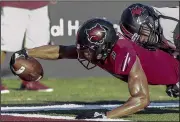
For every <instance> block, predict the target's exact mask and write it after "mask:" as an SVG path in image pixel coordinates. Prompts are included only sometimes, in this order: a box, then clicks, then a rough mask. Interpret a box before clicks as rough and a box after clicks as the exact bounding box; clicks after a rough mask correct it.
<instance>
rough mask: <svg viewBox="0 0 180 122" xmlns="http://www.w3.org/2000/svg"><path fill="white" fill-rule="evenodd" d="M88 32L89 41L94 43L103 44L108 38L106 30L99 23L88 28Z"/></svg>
mask: <svg viewBox="0 0 180 122" xmlns="http://www.w3.org/2000/svg"><path fill="white" fill-rule="evenodd" d="M86 34H87V39H88V41H90V42H91V43H94V44H103V43H104V39H105V38H106V30H105V28H104V27H103V26H102V25H100V24H99V23H97V24H96V25H95V26H94V27H92V28H90V29H86Z"/></svg>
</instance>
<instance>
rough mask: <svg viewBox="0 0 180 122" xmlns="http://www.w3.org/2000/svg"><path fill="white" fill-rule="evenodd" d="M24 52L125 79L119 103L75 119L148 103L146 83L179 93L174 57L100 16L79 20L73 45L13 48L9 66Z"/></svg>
mask: <svg viewBox="0 0 180 122" xmlns="http://www.w3.org/2000/svg"><path fill="white" fill-rule="evenodd" d="M28 56H31V57H34V58H40V59H45V60H55V59H78V61H79V62H80V63H81V64H82V65H83V66H84V67H85V68H86V69H92V68H94V67H95V66H99V67H101V68H102V69H104V70H105V71H107V72H109V73H111V74H112V75H113V76H115V77H117V78H119V79H120V80H123V81H125V82H127V86H128V89H129V92H130V98H129V99H128V100H127V101H126V102H125V103H124V104H123V105H121V106H119V107H117V108H115V109H113V110H111V111H108V112H106V113H99V112H87V113H85V112H83V113H82V114H79V115H77V116H76V118H77V119H88V118H89V119H90V118H91V119H92V118H118V117H122V116H126V115H130V114H133V113H136V112H138V111H141V110H143V109H145V108H146V107H147V106H148V105H149V103H150V98H149V89H148V84H149V85H172V87H171V90H170V91H169V93H168V95H170V96H172V97H178V96H179V82H178V81H179V68H178V67H179V62H178V60H176V59H175V58H173V57H172V56H171V55H169V54H168V53H165V52H164V51H162V50H159V49H157V50H155V51H149V50H147V49H145V48H143V47H141V46H139V45H137V44H136V43H134V42H132V41H129V39H128V38H126V37H125V36H123V35H121V34H119V33H116V31H115V29H114V27H113V24H112V23H110V22H109V21H107V20H104V19H99V18H95V19H90V20H88V21H86V22H85V23H83V24H82V25H81V26H80V28H79V29H78V33H77V39H76V44H75V45H70V46H65V45H45V46H41V47H36V48H32V49H23V50H20V51H17V52H15V53H14V54H13V55H12V57H11V61H10V67H11V66H12V65H13V64H14V63H15V61H16V58H17V57H26V58H27V57H28ZM86 62H88V63H86ZM91 64H93V65H91ZM11 68H12V67H11ZM12 72H13V70H12Z"/></svg>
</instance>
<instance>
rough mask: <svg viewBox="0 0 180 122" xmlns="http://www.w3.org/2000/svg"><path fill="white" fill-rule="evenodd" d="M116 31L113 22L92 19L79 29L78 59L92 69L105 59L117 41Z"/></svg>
mask: <svg viewBox="0 0 180 122" xmlns="http://www.w3.org/2000/svg"><path fill="white" fill-rule="evenodd" d="M117 39H118V38H117V35H116V31H115V29H114V27H113V24H111V23H110V22H108V21H106V20H103V19H97V18H96V19H91V20H88V21H87V22H85V23H84V24H83V25H82V26H81V27H80V28H79V30H78V34H77V42H76V46H77V53H78V61H79V62H80V63H81V64H82V65H83V66H84V67H85V68H86V69H92V68H94V67H96V65H97V64H98V63H99V62H101V61H104V60H105V59H106V58H107V56H108V54H109V53H110V52H111V49H112V47H113V45H114V44H115V42H116V41H117Z"/></svg>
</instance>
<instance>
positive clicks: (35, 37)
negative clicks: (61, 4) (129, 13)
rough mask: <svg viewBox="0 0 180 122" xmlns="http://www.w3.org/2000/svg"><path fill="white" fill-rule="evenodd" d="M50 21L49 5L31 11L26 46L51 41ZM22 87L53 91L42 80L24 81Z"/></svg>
mask: <svg viewBox="0 0 180 122" xmlns="http://www.w3.org/2000/svg"><path fill="white" fill-rule="evenodd" d="M49 27H50V21H49V16H48V7H47V6H45V7H42V8H39V9H35V10H32V11H31V12H30V19H29V26H28V28H27V32H26V38H25V47H26V48H34V47H39V46H42V45H47V44H49V42H50V29H49ZM21 88H22V89H28V90H38V91H45V92H51V91H53V89H52V88H49V87H47V86H45V85H43V84H41V83H40V82H26V81H23V84H22V85H21Z"/></svg>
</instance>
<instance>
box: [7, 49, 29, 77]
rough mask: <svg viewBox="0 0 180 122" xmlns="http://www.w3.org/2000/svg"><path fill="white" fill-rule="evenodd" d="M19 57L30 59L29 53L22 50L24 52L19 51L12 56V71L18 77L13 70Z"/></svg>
mask: <svg viewBox="0 0 180 122" xmlns="http://www.w3.org/2000/svg"><path fill="white" fill-rule="evenodd" d="M19 57H24V58H26V59H27V58H28V54H27V51H26V50H25V49H22V50H19V51H17V52H15V53H13V54H12V56H11V60H10V69H11V71H12V73H13V74H14V75H16V74H15V72H14V70H13V68H12V65H13V64H14V63H15V61H16V59H17V58H19Z"/></svg>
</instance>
